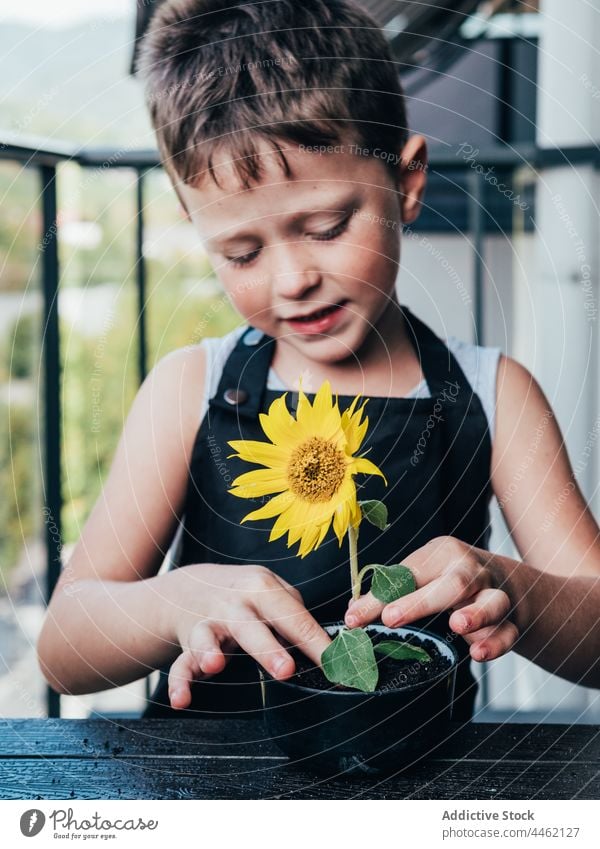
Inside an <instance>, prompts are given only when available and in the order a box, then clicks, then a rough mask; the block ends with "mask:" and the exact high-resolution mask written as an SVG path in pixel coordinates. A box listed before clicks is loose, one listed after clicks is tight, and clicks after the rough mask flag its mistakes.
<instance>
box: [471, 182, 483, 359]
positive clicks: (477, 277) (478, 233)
mask: <svg viewBox="0 0 600 849" xmlns="http://www.w3.org/2000/svg"><path fill="white" fill-rule="evenodd" d="M467 187H468V215H469V232H470V234H471V243H472V245H473V291H474V294H475V344H476V345H484V344H485V341H484V339H485V332H484V309H485V305H484V302H483V301H484V292H483V272H484V260H483V232H484V231H483V215H484V207H483V203H484V191H483V190H484V186H483V178H482V177H481V176H480V175H479V174H478V173H477V171H470V172H469V174H468V175H467Z"/></svg>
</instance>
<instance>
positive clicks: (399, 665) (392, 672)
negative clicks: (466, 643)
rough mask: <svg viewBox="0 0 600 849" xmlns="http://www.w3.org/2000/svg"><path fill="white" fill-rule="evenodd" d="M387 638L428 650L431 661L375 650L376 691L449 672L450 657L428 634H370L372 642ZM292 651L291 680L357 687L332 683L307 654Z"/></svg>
mask: <svg viewBox="0 0 600 849" xmlns="http://www.w3.org/2000/svg"><path fill="white" fill-rule="evenodd" d="M384 641H386V642H387V641H396V642H399V643H408V644H409V645H411V646H416V648H422V649H425V651H426V652H427V654H428V655H429V657H430V658H431V660H430V661H429V662H427V663H423V662H421V661H419V660H415V659H414V658H413V659H406V660H394V659H393V658H391V657H386V656H384V655H380V654H377V652H376V653H375V657H376V659H377V666H378V668H379V679H378V681H377V690H393V689H396V688H399V687H407V686H410V685H411V684H419V683H421V682H422V681H428V680H430V679H432V678H437V677H438V675H441V674H442V673H444V672H448V671H449V670H450V668H451V666H452V661H451V660H450V658H448V657H445V656H444V655H442V654H441V653H440V651H439V649H438V647H437V646H436V644H435V643H434V642H433V640H430V639H428V638H427V637H418V636H417V635H416V634H410V635H407V636H406V637H400V636H398V635H395V634H382V633H380V634H374V635H372V637H371V642H372V643H373V645H374V646H375V645H377V643H382V642H384ZM291 654H292V656H293V658H294V661H295V663H296V674H295V675H294V676H292V678H289V679H288V680H289V681H290V682H291V683H295V684H299V685H300V686H301V687H311V688H312V689H315V690H331V689H333V690H339V691H347V692H351V693H355V692H356V690H354V689H352V687H345V686H344V685H343V684H332V683H331V681H328V680H327V678H326V677H325V676H324V675H323V671H322V670H321V669H320V668H319V667H315V666H314V664H313V663H312V662H311V661H310V660H309V659H308V658H307V657H306V655H305V654H302V652H300V651H298V650H297V649H293V650H292V651H291Z"/></svg>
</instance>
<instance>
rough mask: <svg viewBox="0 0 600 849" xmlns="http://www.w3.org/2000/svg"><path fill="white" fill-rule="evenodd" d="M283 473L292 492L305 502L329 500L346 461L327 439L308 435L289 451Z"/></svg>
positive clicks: (340, 477) (339, 479) (343, 470)
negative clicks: (306, 438) (308, 437)
mask: <svg viewBox="0 0 600 849" xmlns="http://www.w3.org/2000/svg"><path fill="white" fill-rule="evenodd" d="M287 474H288V479H289V482H290V489H291V490H292V492H293V493H294V495H299V496H300V497H301V498H304V499H306V501H329V499H330V498H331V497H332V496H333V495H334V493H336V492H337V490H338V489H339V488H340V485H341V483H342V481H343V480H344V476H345V474H346V460H345V457H344V454H343V452H342V451H339V450H338V449H337V448H336V447H335V445H332V444H331V442H328V441H327V440H326V439H321V438H320V437H319V436H311V437H310V439H308V440H307V441H306V442H303V443H302V445H299V446H298V447H297V448H296V449H295V450H294V452H293V453H292V456H291V458H290V463H289V466H288V470H287Z"/></svg>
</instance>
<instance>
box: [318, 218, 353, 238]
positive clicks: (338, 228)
mask: <svg viewBox="0 0 600 849" xmlns="http://www.w3.org/2000/svg"><path fill="white" fill-rule="evenodd" d="M350 218H351V216H348V218H344V220H343V221H340V223H339V224H336V225H335V227H332V228H331V230H326V231H325V232H324V233H311V235H312V238H313V239H317V241H323V242H326V241H327V240H328V239H335V238H336V236H341V235H342V233H343V232H344V230H345V229H346V228H347V227H348V224H349V222H350Z"/></svg>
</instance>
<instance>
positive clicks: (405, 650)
mask: <svg viewBox="0 0 600 849" xmlns="http://www.w3.org/2000/svg"><path fill="white" fill-rule="evenodd" d="M375 651H376V652H378V653H379V654H385V655H387V656H388V657H393V658H394V660H420V661H422V662H423V663H427V662H428V661H430V660H431V656H430V655H429V654H428V653H427V652H426V651H425V649H421V648H418V647H417V646H411V645H410V643H399V642H398V641H397V640H384V641H383V642H382V643H377V645H376V646H375Z"/></svg>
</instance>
